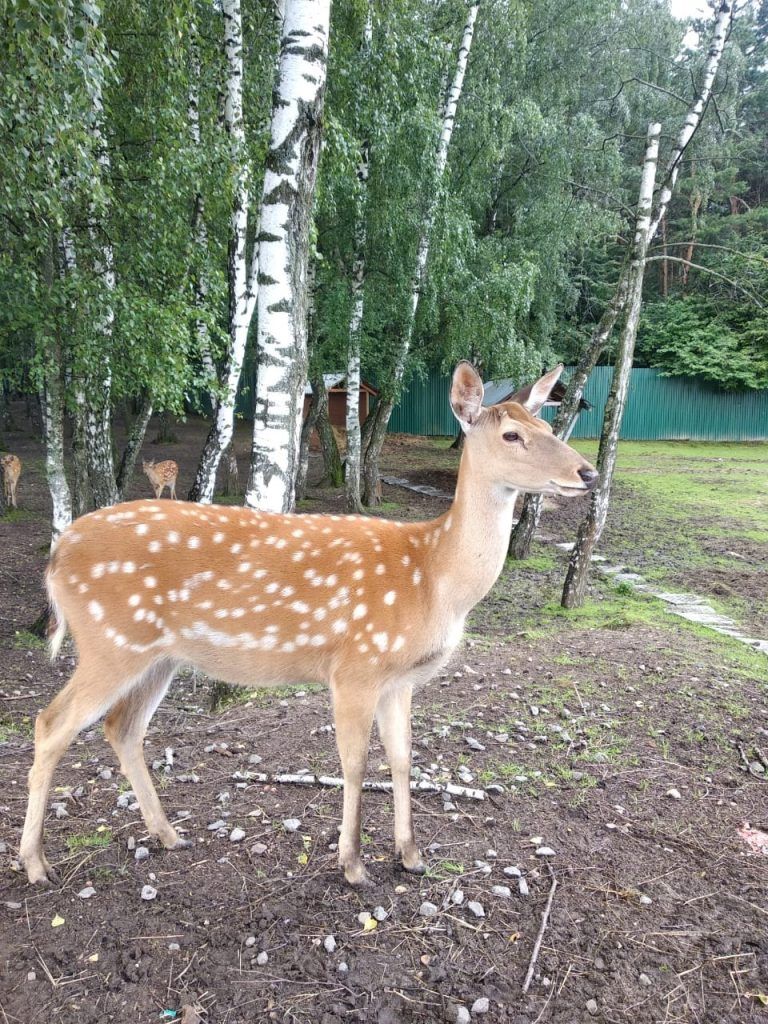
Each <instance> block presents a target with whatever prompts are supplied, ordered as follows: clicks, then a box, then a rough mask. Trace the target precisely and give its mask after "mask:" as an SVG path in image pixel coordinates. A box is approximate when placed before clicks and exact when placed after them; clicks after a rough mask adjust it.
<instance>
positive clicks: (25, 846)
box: [19, 662, 116, 884]
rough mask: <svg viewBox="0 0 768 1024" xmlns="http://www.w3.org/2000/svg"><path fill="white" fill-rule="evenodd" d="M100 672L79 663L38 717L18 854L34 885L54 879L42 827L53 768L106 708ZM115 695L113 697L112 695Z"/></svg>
mask: <svg viewBox="0 0 768 1024" xmlns="http://www.w3.org/2000/svg"><path fill="white" fill-rule="evenodd" d="M101 675H102V673H101V670H100V669H98V668H97V667H96V666H94V665H87V664H84V663H82V662H81V663H80V664H79V665H78V667H77V669H76V670H75V672H74V674H73V676H72V678H71V679H70V681H69V682H68V683H67V685H66V686H65V687H64V689H63V690H62V691H61V693H59V694H58V695H57V696H56V697H55V698H54V699H53V700H52V701H51V703H50V704H49V705H48V707H47V708H45V710H44V711H41V712H40V714H39V715H38V716H37V721H36V722H35V759H34V762H33V764H32V767H31V769H30V771H29V801H28V803H27V816H26V818H25V820H24V831H23V832H22V835H21V847H20V851H19V852H20V855H21V859H22V862H23V863H24V866H25V867H26V869H27V877H28V878H29V881H30V882H31V883H33V884H36V883H38V882H46V881H48V880H51V881H55V880H56V872H55V871H54V870H53V869H52V868H51V866H50V864H49V863H48V861H47V859H46V857H45V854H44V853H43V828H44V820H45V807H46V803H47V800H48V791H49V789H50V786H51V780H52V778H53V773H54V771H55V770H56V765H57V764H58V763H59V761H60V760H61V757H62V755H63V754H64V752H65V750H66V749H67V747H68V746H69V745H70V743H71V742H72V740H73V739H74V738H75V737H76V736H77V734H78V733H79V732H81V731H82V730H83V729H85V728H87V727H88V726H89V725H91V724H92V723H93V722H95V721H96V719H97V718H99V717H100V716H101V715H102V714H103V713H104V710H105V706H106V707H109V704H110V703H111V702H110V700H109V692H107V693H103V692H100V691H101V690H102V686H100V685H99V683H98V679H99V676H101ZM115 696H116V694H115Z"/></svg>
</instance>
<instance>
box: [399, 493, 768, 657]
mask: <svg viewBox="0 0 768 1024" xmlns="http://www.w3.org/2000/svg"><path fill="white" fill-rule="evenodd" d="M381 479H382V480H383V481H384V483H385V484H389V485H390V486H392V487H404V488H405V489H406V490H408V491H416V493H417V494H426V495H428V496H429V497H430V498H446V499H447V500H448V501H451V500H453V495H452V494H448V493H447V492H446V491H440V490H438V489H437V488H436V487H430V486H429V484H413V483H411V481H410V480H406V479H405V478H404V477H398V476H383V477H382V478H381ZM536 539H537V540H540V541H543V542H544V543H545V544H551V543H552V538H551V537H546V536H544V535H543V534H537V535H536ZM556 546H557V547H559V548H560V549H561V550H562V551H572V550H573V543H572V542H566V543H557V542H556ZM592 561H593V562H594V563H595V568H596V569H597V570H598V572H601V573H602V574H603V575H604V576H610V577H611V578H612V579H613V580H614V581H615V582H616V583H627V584H628V585H629V586H630V587H632V589H633V590H637V591H639V592H640V593H643V594H651V595H652V596H653V597H656V598H658V599H659V600H660V601H663V602H664V604H665V605H666V609H667V611H668V612H670V614H672V615H679V616H680V618H681V619H687V620H688V622H695V623H697V624H698V625H699V626H705V627H706V628H707V629H712V630H714V631H715V632H716V633H722V634H723V635H724V636H730V637H732V638H733V639H734V640H738V641H739V643H742V644H746V645H747V646H748V647H752V648H754V649H755V650H757V651H762V653H763V654H768V640H762V639H760V638H759V637H753V636H748V635H747V634H746V633H743V632H742V630H741V628H740V626H739V624H738V623H737V622H735V621H734V620H733V619H730V618H728V616H727V615H721V614H720V612H718V611H716V610H715V609H714V608H713V607H712V606H711V605H709V604H707V603H706V602H705V600H704V598H703V597H697V596H696V594H686V593H676V592H674V591H669V590H658V589H656V587H654V586H652V585H651V584H650V583H649V582H648V581H647V580H646V579H645V578H644V577H643V576H641V575H640V574H639V573H636V572H629V571H628V570H627V569H626V568H625V567H624V566H623V565H608V564H607V562H608V560H607V559H606V558H605V557H604V556H603V555H593V556H592Z"/></svg>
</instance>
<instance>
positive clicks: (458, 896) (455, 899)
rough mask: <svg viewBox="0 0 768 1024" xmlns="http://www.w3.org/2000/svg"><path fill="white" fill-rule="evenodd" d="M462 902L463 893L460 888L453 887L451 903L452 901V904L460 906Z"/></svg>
mask: <svg viewBox="0 0 768 1024" xmlns="http://www.w3.org/2000/svg"><path fill="white" fill-rule="evenodd" d="M463 902H464V893H463V892H462V890H461V889H455V890H454V892H453V895H452V896H451V903H453V904H454V906H457V907H460V906H461V904H462V903H463Z"/></svg>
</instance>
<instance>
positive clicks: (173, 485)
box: [168, 477, 176, 501]
mask: <svg viewBox="0 0 768 1024" xmlns="http://www.w3.org/2000/svg"><path fill="white" fill-rule="evenodd" d="M168 493H169V495H170V496H171V499H172V500H173V501H176V477H174V478H173V480H171V482H170V483H169V484H168Z"/></svg>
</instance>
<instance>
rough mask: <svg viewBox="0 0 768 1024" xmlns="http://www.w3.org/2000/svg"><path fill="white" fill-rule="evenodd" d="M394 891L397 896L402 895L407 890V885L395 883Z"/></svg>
mask: <svg viewBox="0 0 768 1024" xmlns="http://www.w3.org/2000/svg"><path fill="white" fill-rule="evenodd" d="M395 892H396V893H397V895H398V896H402V895H403V894H404V893H406V892H408V886H407V885H396V886H395Z"/></svg>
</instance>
